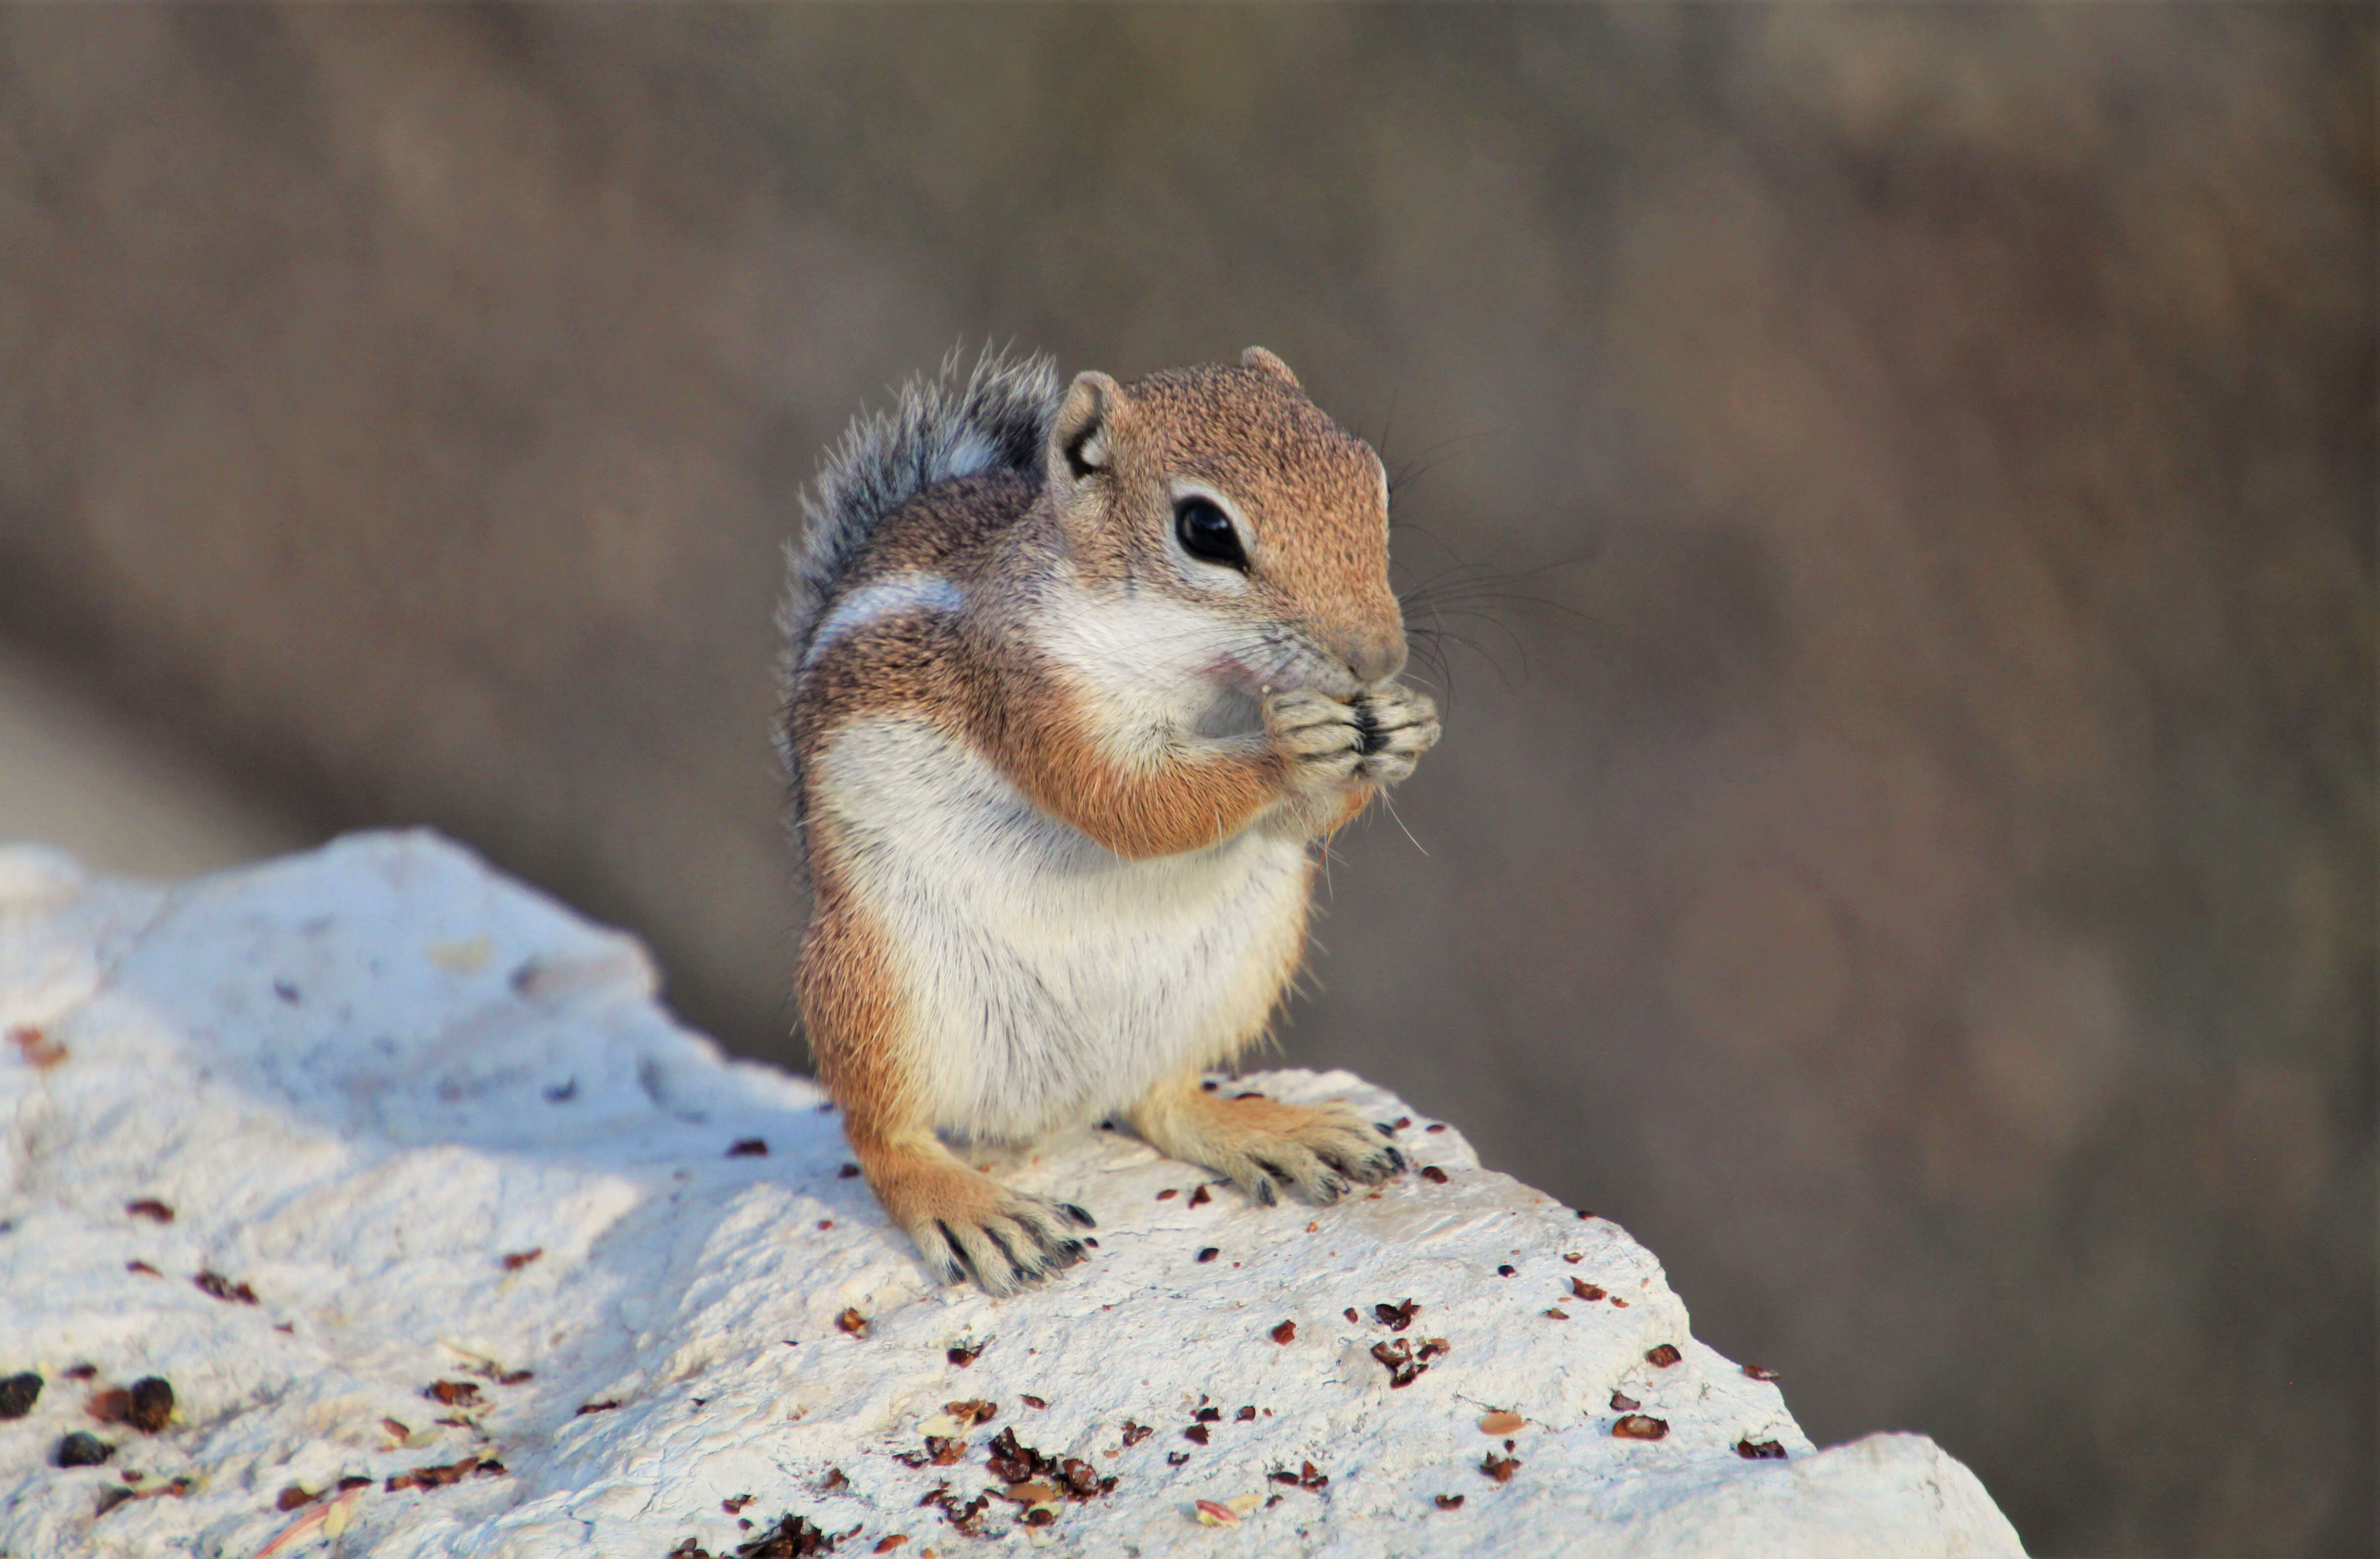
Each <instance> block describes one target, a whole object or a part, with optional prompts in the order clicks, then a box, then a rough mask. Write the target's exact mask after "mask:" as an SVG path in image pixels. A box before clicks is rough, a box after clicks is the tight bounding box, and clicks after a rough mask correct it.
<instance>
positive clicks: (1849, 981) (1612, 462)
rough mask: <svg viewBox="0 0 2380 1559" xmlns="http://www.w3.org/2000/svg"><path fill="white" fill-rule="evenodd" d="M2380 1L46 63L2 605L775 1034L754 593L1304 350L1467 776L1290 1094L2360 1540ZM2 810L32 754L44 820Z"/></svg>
mask: <svg viewBox="0 0 2380 1559" xmlns="http://www.w3.org/2000/svg"><path fill="white" fill-rule="evenodd" d="M2373 58H2374V27H2373V21H2372V12H2371V11H2370V10H2369V9H2368V8H2367V7H2362V6H2354V7H2350V6H2318V5H2304V6H2248V7H2231V6H2220V5H2206V6H2123V7H2118V6H2088V7H2084V6H2048V7H2044V8H2040V9H2034V8H2028V7H2023V6H1990V7H1980V6H1978V7H1916V6H1913V7H1907V8H1903V7H1898V6H1859V7H1843V8H1839V9H1838V8H1820V7H1808V6H1791V7H1779V8H1777V9H1756V8H1751V7H1679V8H1674V9H1673V8H1660V7H1645V6H1621V7H1619V8H1616V9H1611V10H1596V9H1585V8H1530V9H1518V10H1506V9H1501V8H1493V7H1463V8H1442V9H1441V8H1425V7H1392V8H1378V9H1365V10H1355V9H1305V8H1300V9H1292V10H1264V11H1241V10H1233V9H1220V8H1208V7H1196V8H1190V9H1173V8H1166V7H1134V8H1130V9H1121V8H1120V9H1092V10H1074V9H1063V8H1058V7H1037V8H1031V9H1014V10H1010V9H992V8H983V7H967V8H961V9H955V10H949V11H936V10H915V9H903V10H897V11H896V10H883V9H858V8H843V7H834V8H819V9H762V8H754V9H741V8H739V9H733V10H728V9H710V8H687V9H662V8H641V7H637V8H629V7H620V8H600V9H577V8H568V9H564V8H554V9H524V10H492V11H466V10H462V9H452V8H438V9H432V10H419V11H417V10H407V9H399V8H345V7H340V8H315V9H293V10H287V11H277V10H271V9H263V8H237V9H232V8H214V7H208V8H199V7H188V8H175V9H164V10H150V9H140V8H113V7H112V8H106V9H85V8H50V7H35V6H21V7H15V8H10V9H6V10H0V634H5V635H6V637H7V638H9V639H12V640H14V641H15V642H16V643H17V644H18V647H19V649H20V650H21V651H28V652H38V653H40V654H42V655H43V656H47V657H51V658H53V659H55V660H59V661H62V662H64V663H67V664H72V665H74V666H75V667H77V668H79V672H80V673H81V674H83V675H85V676H93V677H97V678H100V679H102V680H103V683H104V685H105V686H106V687H108V688H110V689H111V691H112V696H114V697H115V698H116V699H118V700H121V702H122V703H123V704H124V705H125V706H126V707H127V708H128V709H131V710H134V711H137V712H139V713H140V714H141V715H142V716H143V717H144V718H148V719H152V720H163V721H165V722H167V723H169V724H170V725H172V726H173V727H174V728H175V729H176V730H178V731H179V732H180V733H181V734H182V736H183V737H184V738H185V739H187V741H188V742H189V743H190V744H191V745H192V746H193V747H194V748H197V749H202V750H203V751H204V752H206V753H207V754H208V755H209V757H210V760H211V761H217V762H221V763H225V764H228V765H231V766H232V767H233V768H234V769H235V770H236V771H237V772H238V773H241V774H243V775H244V776H245V777H246V781H247V783H248V784H249V786H250V787H251V788H252V790H253V791H254V792H255V793H256V794H257V795H259V796H262V797H265V798H270V799H271V800H272V801H273V803H274V804H275V805H277V806H278V807H280V808H281V809H283V810H285V813H286V814H287V815H288V816H289V817H290V818H292V819H294V820H297V822H298V824H299V825H301V826H305V827H310V828H315V829H325V828H329V827H332V826H334V825H346V824H355V823H363V822H383V821H387V822H414V821H426V822H435V823H437V824H439V825H441V826H443V827H445V828H447V829H449V830H452V831H454V832H455V833H456V834H460V835H461V836H463V837H465V838H467V839H469V840H471V841H473V842H475V843H476V844H478V845H479V846H481V847H482V848H483V849H485V850H486V851H487V852H488V853H489V854H490V855H492V857H493V858H494V859H497V860H498V861H499V862H501V863H503V864H504V865H506V866H509V867H511V868H513V869H515V870H517V871H523V872H525V873H527V874H528V875H529V876H531V877H533V878H535V879H537V880H538V881H540V882H541V883H546V884H548V885H550V886H553V887H554V888H556V889H558V890H560V891H561V892H563V893H564V894H565V895H568V896H570V897H572V898H574V899H576V900H577V902H579V903H580V904H582V905H584V906H585V907H588V908H589V910H590V911H592V912H593V913H596V914H598V915H601V916H604V917H606V918H610V919H613V920H620V921H623V922H625V923H627V924H629V925H632V926H634V927H636V928H637V929H638V930H639V931H641V932H644V933H645V934H646V935H647V936H648V937H650V939H651V940H652V942H653V943H654V944H655V945H656V946H657V947H658V949H659V950H660V951H661V953H662V956H663V958H664V960H665V961H666V963H667V965H668V966H669V968H670V970H671V972H672V978H673V980H674V991H675V993H676V996H677V999H678V1001H679V1003H680V1005H682V1006H683V1008H684V1009H685V1010H686V1012H687V1013H688V1014H689V1015H690V1016H691V1017H694V1018H695V1019H696V1020H698V1021H699V1022H702V1023H704V1024H706V1025H708V1026H710V1027H711V1028H713V1029H716V1030H717V1031H719V1032H720V1033H722V1035H723V1036H724V1037H726V1038H728V1039H729V1040H730V1041H732V1042H735V1043H736V1044H738V1045H740V1046H742V1047H743V1048H746V1049H747V1050H750V1051H752V1052H755V1053H759V1054H772V1055H776V1056H780V1057H792V1056H795V1055H796V1054H798V1053H797V1050H796V1048H795V1047H794V1045H793V1044H792V1043H791V1042H790V1041H788V1040H787V1038H786V1029H787V1026H788V1008H787V1003H786V1000H785V988H786V961H787V953H788V948H789V945H790V940H791V936H792V932H793V929H794V928H795V925H797V923H798V920H799V917H800V907H799V906H798V905H797V904H796V903H795V901H794V900H793V898H792V897H791V895H790V893H789V890H788V888H787V886H786V883H787V871H786V859H785V851H784V848H783V844H782V842H781V839H780V836H779V834H778V829H777V824H776V821H775V806H776V788H777V781H776V779H775V777H774V776H773V774H772V771H771V760H770V757H769V745H768V734H767V733H768V725H769V719H770V714H771V688H770V680H769V670H768V667H769V662H770V656H771V642H770V627H769V617H770V610H771V603H772V601H773V598H774V596H775V593H776V591H777V588H778V583H777V579H778V561H777V549H778V547H779V545H780V543H781V542H783V540H784V539H785V538H786V536H787V535H788V532H789V528H790V527H791V525H792V524H793V522H794V516H795V501H794V500H795V491H796V489H797V488H798V486H799V485H800V483H801V482H802V481H804V480H806V479H807V475H808V473H809V472H810V470H811V469H812V465H813V462H814V460H815V458H816V456H817V453H818V451H819V450H820V447H821V446H822V445H824V444H825V443H827V442H828V441H829V440H830V439H831V438H832V436H833V435H834V434H835V433H836V432H838V431H839V429H840V428H841V426H842V424H843V423H844V420H846V419H847V418H848V417H849V416H850V415H851V413H852V412H853V411H854V410H855V409H856V408H858V407H859V406H860V405H862V404H863V403H865V402H867V401H868V400H869V399H870V398H872V397H879V396H881V395H882V393H883V389H884V386H886V385H887V384H890V383H892V382H893V381H895V380H897V379H898V378H900V377H902V376H904V375H905V374H907V373H908V372H910V371H915V370H917V369H918V368H921V367H924V366H927V365H929V364H930V363H932V362H933V361H935V360H936V359H939V358H940V357H941V355H942V354H943V353H944V352H945V351H947V350H948V349H949V348H950V347H952V346H953V344H956V343H961V342H967V343H973V342H977V341H980V340H982V339H985V338H987V337H997V338H1001V339H1008V338H1012V337H1013V338H1014V339H1016V340H1018V341H1020V342H1023V343H1026V344H1028V345H1033V346H1038V347H1048V348H1050V349H1052V350H1054V351H1056V352H1057V353H1058V355H1059V357H1060V359H1061V360H1062V364H1063V365H1064V366H1065V367H1066V368H1067V369H1068V370H1070V371H1071V370H1073V369H1075V368H1081V367H1092V366H1096V367H1100V368H1105V369H1108V370H1110V371H1116V372H1119V373H1125V374H1130V373H1134V372H1137V371H1144V370H1147V369H1149V368H1153V367H1157V366H1160V365H1163V364H1167V363H1172V362H1179V361H1185V360H1211V359H1225V358H1228V357H1229V356H1231V355H1233V354H1235V353H1236V352H1237V351H1238V349H1239V348H1240V347H1243V346H1245V345H1246V344H1247V343H1248V342H1251V341H1258V342H1262V343H1264V344H1266V345H1268V346H1269V347H1274V348H1275V349H1277V350H1279V351H1280V352H1281V353H1282V354H1283V355H1284V356H1285V357H1286V358H1287V359H1289V360H1290V361H1291V362H1292V363H1293V365H1294V366H1295V367H1296V368H1297V369H1298V370H1299V371H1300V372H1301V373H1302V374H1303V375H1304V376H1305V381H1306V383H1307V385H1308V387H1309V388H1310V389H1311V390H1312V391H1313V392H1314V393H1315V394H1316V396H1317V397H1318V399H1320V400H1321V401H1322V403H1323V404H1324V405H1325V406H1327V407H1329V408H1331V409H1332V410H1333V411H1335V412H1336V413H1337V414H1338V415H1339V416H1340V417H1341V419H1342V420H1344V421H1346V422H1348V423H1349V424H1350V425H1351V426H1354V427H1355V428H1356V429H1357V430H1358V431H1360V432H1365V433H1366V434H1367V435H1369V436H1371V437H1373V438H1374V439H1375V440H1377V441H1378V442H1379V443H1380V444H1381V445H1383V447H1384V449H1385V452H1386V454H1387V456H1388V458H1389V461H1390V465H1391V467H1392V468H1394V469H1402V471H1403V473H1404V475H1403V480H1402V481H1401V483H1400V486H1399V490H1398V494H1397V500H1396V503H1397V510H1398V516H1399V536H1398V542H1397V545H1398V549H1399V556H1400V560H1401V565H1402V568H1403V573H1404V577H1405V582H1406V583H1407V584H1408V585H1410V586H1411V587H1412V588H1413V591H1414V594H1413V596H1412V598H1411V603H1410V608H1409V615H1410V616H1411V619H1412V622H1413V624H1414V626H1415V629H1416V630H1417V639H1418V642H1419V647H1420V648H1421V649H1422V650H1423V651H1425V652H1426V654H1425V657H1424V658H1425V661H1426V662H1427V664H1426V665H1425V666H1424V667H1423V668H1422V669H1423V672H1424V674H1425V675H1426V676H1427V678H1428V679H1430V680H1431V681H1433V682H1435V683H1436V684H1437V685H1438V686H1439V688H1440V690H1441V693H1442V694H1443V696H1444V698H1445V701H1446V703H1447V705H1448V709H1449V721H1448V737H1447V740H1446V744H1445V746H1444V747H1443V748H1442V749H1440V750H1439V753H1438V754H1437V755H1435V756H1434V757H1433V758H1432V759H1431V760H1430V761H1428V762H1427V763H1426V764H1425V765H1424V767H1423V769H1422V772H1421V773H1420V774H1419V775H1418V776H1417V777H1416V778H1415V781H1414V782H1413V783H1412V784H1411V785H1410V786H1407V787H1405V788H1404V789H1403V791H1401V792H1400V793H1399V795H1398V797H1397V801H1396V806H1395V809H1394V815H1393V816H1390V815H1386V814H1383V815H1380V816H1378V817H1376V818H1373V819H1371V820H1370V821H1368V822H1366V824H1365V825H1364V826H1362V827H1361V828H1359V829H1357V830H1355V831H1354V832H1353V833H1352V834H1350V835H1348V836H1347V837H1345V838H1344V839H1342V842H1341V844H1340V846H1339V848H1338V849H1337V850H1336V852H1335V856H1336V859H1335V860H1334V863H1333V865H1332V868H1331V871H1330V876H1329V879H1328V891H1329V900H1330V902H1329V909H1328V915H1327V918H1326V919H1325V920H1323V922H1322V924H1321V928H1320V940H1321V943H1322V944H1323V947H1322V951H1321V952H1320V953H1319V954H1318V957H1317V959H1316V963H1315V967H1314V974H1313V979H1312V980H1311V984H1312V987H1313V992H1312V994H1311V997H1310V999H1309V1000H1308V1001H1306V1002H1305V1004H1304V1005H1302V1006H1301V1007H1300V1008H1299V1009H1298V1012H1297V1014H1296V1017H1295V1021H1294V1024H1293V1027H1292V1029H1290V1030H1289V1032H1288V1033H1287V1035H1286V1036H1285V1041H1286V1044H1287V1047H1288V1050H1289V1052H1290V1054H1291V1055H1292V1056H1293V1057H1294V1058H1296V1059H1298V1060H1300V1061H1305V1062H1311V1063H1315V1064H1345V1065H1349V1066H1357V1067H1359V1068H1361V1069H1362V1070H1364V1071H1366V1073H1368V1074H1370V1075H1372V1076H1374V1077H1377V1078H1379V1079H1380V1080H1381V1081H1383V1082H1384V1083H1387V1084H1389V1085H1390V1086H1392V1087H1395V1088H1398V1089H1400V1090H1404V1091H1406V1092H1408V1093H1410V1094H1413V1095H1415V1096H1416V1097H1418V1098H1421V1099H1425V1100H1427V1101H1428V1102H1429V1103H1430V1104H1431V1105H1432V1107H1433V1108H1435V1109H1441V1110H1443V1111H1445V1112H1446V1113H1448V1114H1452V1115H1454V1116H1456V1117H1457V1118H1459V1119H1461V1120H1463V1123H1464V1124H1465V1126H1466V1127H1469V1128H1470V1129H1471V1131H1472V1132H1473V1133H1474V1135H1475V1137H1476V1138H1477V1139H1479V1140H1480V1141H1481V1142H1482V1143H1483V1144H1485V1145H1487V1148H1488V1151H1489V1152H1490V1153H1491V1155H1494V1154H1497V1153H1499V1152H1500V1162H1501V1164H1502V1166H1503V1167H1507V1168H1510V1169H1512V1170H1513V1171H1514V1172H1516V1173H1519V1174H1522V1175H1526V1176H1528V1177H1530V1178H1532V1179H1533V1180H1535V1181H1536V1182H1537V1183H1539V1184H1541V1185H1545V1186H1548V1187H1549V1188H1553V1189H1556V1190H1558V1191H1560V1193H1561V1194H1563V1195H1565V1196H1567V1197H1569V1198H1571V1199H1573V1200H1577V1201H1580V1202H1582V1203H1585V1205H1588V1206H1592V1207H1595V1208H1597V1210H1599V1211H1602V1212H1608V1213H1609V1214H1611V1215H1613V1216H1615V1217H1618V1218H1620V1219H1621V1220H1622V1221H1623V1222H1625V1223H1626V1224H1628V1225H1629V1226H1630V1227H1631V1228H1632V1229H1633V1230H1634V1231H1635V1232H1636V1233H1638V1234H1639V1235H1640V1236H1643V1237H1645V1240H1646V1241H1647V1242H1648V1243H1649V1244H1650V1245H1651V1246H1652V1247H1653V1248H1656V1249H1658V1250H1660V1251H1662V1252H1663V1253H1664V1255H1665V1257H1666V1258H1667V1259H1668V1260H1669V1261H1670V1262H1671V1263H1672V1265H1673V1268H1674V1271H1673V1274H1672V1275H1673V1277H1674V1279H1675V1281H1676V1284H1677V1286H1678V1288H1679V1289H1680V1291H1681V1292H1682V1294H1683V1295H1684V1296H1685V1297H1686V1298H1687V1300H1688V1302H1689V1304H1691V1305H1692V1306H1693V1307H1694V1310H1695V1313H1696V1316H1697V1321H1698V1330H1699V1331H1701V1332H1702V1333H1703V1334H1705V1335H1706V1336H1708V1337H1709V1338H1710V1339H1711V1340H1712V1341H1713V1342H1715V1343H1716V1344H1717V1345H1718V1346H1720V1347H1722V1348H1725V1349H1728V1350H1729V1351H1730V1352H1732V1353H1734V1354H1736V1355H1738V1356H1740V1357H1750V1358H1757V1359H1761V1360H1764V1361H1766V1362H1769V1363H1772V1364H1776V1365H1779V1366H1781V1367H1783V1368H1784V1369H1786V1370H1788V1371H1789V1373H1790V1374H1791V1378H1792V1394H1793V1400H1794V1401H1795V1403H1796V1404H1797V1406H1798V1407H1800V1408H1801V1409H1802V1411H1803V1415H1804V1419H1805V1421H1806V1422H1807V1423H1808V1425H1809V1427H1810V1429H1811V1431H1812V1432H1813V1433H1814V1434H1815V1435H1817V1436H1818V1437H1819V1438H1820V1439H1821V1440H1827V1439H1831V1438H1840V1437H1842V1436H1845V1435H1849V1434H1852V1433H1854V1432H1857V1431H1863V1430H1866V1429H1871V1428H1897V1427H1909V1428H1915V1429H1922V1430H1925V1431H1928V1432H1931V1433H1933V1434H1935V1435H1936V1436H1937V1437H1938V1438H1939V1439H1940V1440H1941V1441H1942V1443H1944V1444H1945V1445H1946V1446H1947V1447H1948V1448H1949V1449H1950V1450H1951V1451H1952V1452H1953V1453H1954V1454H1956V1455H1959V1456H1961V1457H1962V1458H1964V1459H1966V1460H1968V1461H1969V1462H1970V1463H1971V1464H1972V1465H1973V1466H1974V1467H1975V1468H1976V1469H1977V1470H1978V1471H1979V1472H1980V1473H1981V1474H1982V1475H1983V1477H1984V1479H1985V1482H1986V1483H1987V1484H1988V1486H1989V1487H1990V1488H1991V1490H1992V1491H1993V1492H1994V1493H1995V1494H1996V1495H1997V1496H1998V1498H1999V1500H2000V1502H2001V1503H2002V1504H2003V1505H2004V1506H2005V1507H2006V1508H2007V1509H2008V1510H2009V1512H2010V1515H2011V1516H2012V1517H2013V1518H2014V1519H2015V1520H2016V1522H2017V1523H2018V1525H2019V1527H2020V1529H2022V1531H2023V1532H2024V1533H2025V1535H2026V1538H2027V1541H2028V1542H2029V1544H2030V1545H2031V1546H2032V1548H2033V1549H2034V1551H2035V1552H2037V1553H2091V1554H2112V1553H2138V1554H2171V1553H2210V1554H2211V1553H2289V1554H2296V1553H2367V1552H2369V1551H2370V1548H2371V1544H2372V1541H2373V1534H2374V1500H2373V1481H2374V1424H2373V1419H2374V1363H2375V1360H2374V1295H2373V1261H2374V1238H2373V1231H2374V1216H2375V1209H2374V1196H2373V1187H2374V1131H2373V1124H2374V1087H2373V1082H2374V1028H2375V1011H2374V852H2373V822H2374V806H2373V802H2374V675H2373V674H2374V591H2373V545H2374V535H2373V527H2372V520H2373V511H2372V504H2373V493H2374V237H2373V235H2374V174H2375V166H2374V93H2373V78H2372V62H2373ZM5 761H9V760H8V758H7V756H6V755H5V754H0V762H5Z"/></svg>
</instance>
